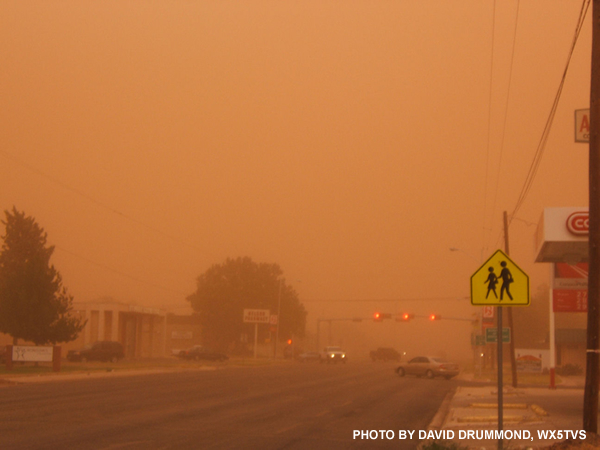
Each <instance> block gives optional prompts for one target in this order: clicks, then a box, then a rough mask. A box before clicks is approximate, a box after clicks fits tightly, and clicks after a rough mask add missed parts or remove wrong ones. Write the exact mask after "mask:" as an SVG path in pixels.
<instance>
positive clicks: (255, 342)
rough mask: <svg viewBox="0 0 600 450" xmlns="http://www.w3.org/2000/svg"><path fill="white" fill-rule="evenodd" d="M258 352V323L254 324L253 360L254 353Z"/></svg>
mask: <svg viewBox="0 0 600 450" xmlns="http://www.w3.org/2000/svg"><path fill="white" fill-rule="evenodd" d="M257 350H258V323H255V324H254V359H256V352H257Z"/></svg>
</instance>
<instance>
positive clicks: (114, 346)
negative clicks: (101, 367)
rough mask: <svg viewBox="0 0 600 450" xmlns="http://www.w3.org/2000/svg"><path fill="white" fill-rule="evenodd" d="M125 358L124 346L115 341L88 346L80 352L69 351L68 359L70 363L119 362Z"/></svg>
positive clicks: (99, 342)
mask: <svg viewBox="0 0 600 450" xmlns="http://www.w3.org/2000/svg"><path fill="white" fill-rule="evenodd" d="M124 357H125V351H124V350H123V344H121V343H120V342H114V341H98V342H94V343H93V344H87V345H86V346H85V347H83V348H82V349H80V350H69V352H68V353H67V359H68V360H69V361H73V362H76V361H81V362H86V361H111V362H117V361H118V360H120V359H123V358H124Z"/></svg>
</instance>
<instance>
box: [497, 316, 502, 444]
mask: <svg viewBox="0 0 600 450" xmlns="http://www.w3.org/2000/svg"><path fill="white" fill-rule="evenodd" d="M496 335H497V338H498V431H502V429H503V427H504V423H503V422H504V420H503V419H504V417H503V414H504V412H503V408H502V406H503V405H502V402H503V393H504V392H503V387H504V380H503V379H502V345H503V344H502V306H498V332H497V333H496ZM499 434H500V438H499V439H498V450H502V433H499Z"/></svg>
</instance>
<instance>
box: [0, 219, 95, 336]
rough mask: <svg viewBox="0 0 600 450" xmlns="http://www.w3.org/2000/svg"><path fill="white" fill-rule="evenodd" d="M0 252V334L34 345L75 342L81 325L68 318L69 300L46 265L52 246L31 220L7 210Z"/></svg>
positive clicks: (40, 229)
mask: <svg viewBox="0 0 600 450" xmlns="http://www.w3.org/2000/svg"><path fill="white" fill-rule="evenodd" d="M5 215H6V220H5V221H4V220H3V221H2V223H3V224H4V225H5V226H6V234H5V235H4V236H3V239H4V243H3V244H2V252H1V253H0V332H3V333H6V334H9V335H10V336H12V337H13V339H14V342H15V343H16V342H17V339H24V340H27V341H32V342H34V343H35V344H37V345H42V344H48V343H52V344H55V343H57V342H68V341H72V340H74V339H75V338H77V335H78V334H79V332H80V331H81V330H82V329H83V327H84V325H85V322H82V320H81V319H79V318H75V317H72V316H71V314H70V313H71V311H72V308H73V306H72V305H73V297H72V296H71V295H69V294H68V293H67V289H66V288H65V287H63V285H62V278H61V276H60V273H59V272H58V271H57V270H56V269H55V268H54V266H52V265H50V257H51V256H52V253H53V252H54V247H53V246H46V239H47V233H46V232H44V229H43V228H41V227H40V226H39V225H38V224H37V223H36V221H35V219H34V218H33V217H27V216H26V215H25V213H23V212H19V211H17V209H16V208H15V207H13V210H12V212H9V211H5Z"/></svg>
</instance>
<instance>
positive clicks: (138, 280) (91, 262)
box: [54, 245, 189, 297]
mask: <svg viewBox="0 0 600 450" xmlns="http://www.w3.org/2000/svg"><path fill="white" fill-rule="evenodd" d="M54 247H55V248H56V249H58V250H60V251H61V252H64V253H67V254H69V255H71V256H75V257H76V258H79V259H81V260H83V261H86V262H88V263H90V264H93V265H95V266H98V267H101V268H103V269H105V270H108V271H110V272H113V273H116V274H118V275H121V276H122V277H125V278H129V279H130V280H133V281H136V282H138V283H141V284H144V285H146V286H150V287H154V288H157V289H161V290H163V291H168V292H172V293H175V294H179V295H183V296H185V297H187V296H188V295H189V294H185V293H183V292H181V291H178V290H176V289H171V288H168V287H165V286H161V285H159V284H155V283H152V282H149V281H146V280H142V279H141V278H137V277H135V276H133V275H129V274H127V273H125V272H121V271H120V270H117V269H114V268H112V267H110V266H107V265H105V264H101V263H99V262H96V261H94V260H91V259H89V258H86V257H85V256H81V255H79V254H77V253H74V252H72V251H70V250H66V249H64V248H62V247H59V246H57V245H55V246H54Z"/></svg>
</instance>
